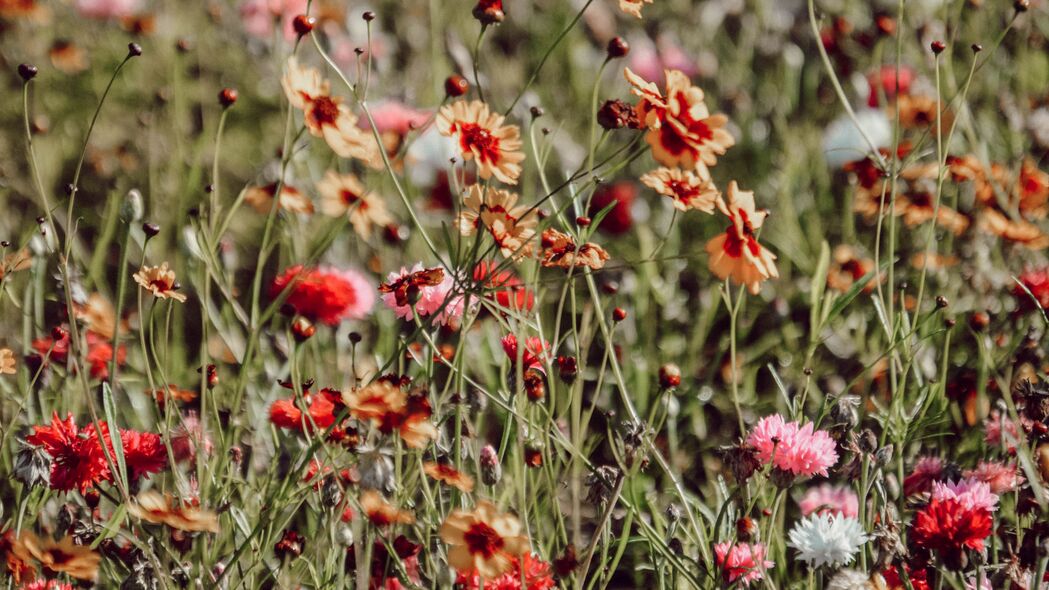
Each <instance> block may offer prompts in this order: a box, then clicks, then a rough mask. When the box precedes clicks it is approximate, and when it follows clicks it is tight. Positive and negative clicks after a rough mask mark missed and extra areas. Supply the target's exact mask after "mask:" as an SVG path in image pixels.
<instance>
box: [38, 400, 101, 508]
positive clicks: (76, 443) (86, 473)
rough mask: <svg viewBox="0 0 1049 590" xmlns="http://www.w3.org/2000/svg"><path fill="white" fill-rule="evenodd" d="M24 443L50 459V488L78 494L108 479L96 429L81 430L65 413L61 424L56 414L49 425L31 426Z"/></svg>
mask: <svg viewBox="0 0 1049 590" xmlns="http://www.w3.org/2000/svg"><path fill="white" fill-rule="evenodd" d="M26 442H27V443H29V444H30V445H33V446H35V447H40V448H42V449H43V450H44V452H46V453H47V454H48V455H49V456H50V457H51V488H52V489H55V490H62V491H69V490H72V489H74V488H76V489H79V490H80V491H81V492H84V491H86V490H87V489H88V488H90V487H92V486H94V485H95V484H97V483H99V482H101V481H105V480H107V479H109V477H110V472H109V465H108V463H106V457H105V455H104V454H103V453H102V447H101V446H100V445H99V444H98V438H97V436H95V429H94V428H93V427H89V428H87V429H84V430H81V429H80V428H78V427H77V425H76V422H74V421H73V415H72V414H68V415H67V416H66V419H65V420H64V421H63V420H61V419H60V418H59V417H58V414H57V413H55V414H53V415H52V417H51V424H50V425H48V426H34V427H33V434H30V435H29V436H27V437H26Z"/></svg>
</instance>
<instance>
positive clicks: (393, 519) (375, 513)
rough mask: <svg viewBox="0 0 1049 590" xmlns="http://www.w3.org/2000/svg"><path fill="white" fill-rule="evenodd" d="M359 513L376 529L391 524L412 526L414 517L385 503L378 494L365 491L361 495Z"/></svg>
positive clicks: (373, 491) (372, 491)
mask: <svg viewBox="0 0 1049 590" xmlns="http://www.w3.org/2000/svg"><path fill="white" fill-rule="evenodd" d="M361 511H362V512H364V514H365V515H367V517H368V520H370V521H372V524H374V525H375V526H377V527H385V526H389V525H391V524H412V523H413V522H415V517H414V516H412V513H411V512H408V511H407V510H401V509H399V508H397V507H396V506H394V505H393V504H390V503H389V502H387V501H386V498H383V497H382V495H381V494H379V492H377V491H375V490H367V491H365V492H364V493H362V494H361Z"/></svg>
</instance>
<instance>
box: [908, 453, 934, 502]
mask: <svg viewBox="0 0 1049 590" xmlns="http://www.w3.org/2000/svg"><path fill="white" fill-rule="evenodd" d="M943 467H944V465H943V459H941V458H939V457H922V458H921V459H918V462H917V463H915V464H914V469H913V470H912V471H911V474H910V475H908V476H907V477H905V478H904V479H903V494H904V495H905V496H913V495H914V494H921V493H923V492H927V491H929V488H930V487H931V486H932V484H933V482H934V481H936V480H939V479H940V476H941V474H942V473H943Z"/></svg>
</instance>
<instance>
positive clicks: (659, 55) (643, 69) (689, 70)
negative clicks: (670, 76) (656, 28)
mask: <svg viewBox="0 0 1049 590" xmlns="http://www.w3.org/2000/svg"><path fill="white" fill-rule="evenodd" d="M630 69H631V70H633V71H634V72H635V73H636V74H637V75H639V76H641V77H642V78H644V79H645V80H658V79H660V78H662V77H663V72H664V71H665V70H680V71H682V72H684V73H685V75H686V76H688V77H689V78H691V77H693V76H695V75H696V74H697V73H698V72H699V68H698V67H696V63H695V62H694V61H693V60H692V59H691V58H690V57H689V55H688V53H687V52H685V50H684V49H682V48H681V46H680V45H679V44H678V43H677V42H676V41H674V40H673V38H672V37H670V36H668V35H660V36H659V37H658V38H657V39H656V41H655V42H653V41H652V39H650V38H649V37H648V36H643V35H638V36H632V37H631V38H630Z"/></svg>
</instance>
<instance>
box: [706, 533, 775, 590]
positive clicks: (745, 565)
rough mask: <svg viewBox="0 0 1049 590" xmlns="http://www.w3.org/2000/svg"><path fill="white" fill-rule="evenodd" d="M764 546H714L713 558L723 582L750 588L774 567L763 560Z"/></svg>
mask: <svg viewBox="0 0 1049 590" xmlns="http://www.w3.org/2000/svg"><path fill="white" fill-rule="evenodd" d="M766 555H767V553H766V550H765V545H763V544H761V543H754V544H749V543H717V544H716V545H714V556H715V559H716V560H717V564H718V569H719V570H720V571H721V577H722V578H723V579H724V580H725V582H727V583H729V584H734V583H735V582H737V581H738V582H739V583H740V584H741V585H743V586H750V584H751V582H757V581H758V580H761V579H762V578H763V577H764V576H765V571H766V570H770V569H772V568H773V567H775V565H776V564H775V563H774V562H772V561H770V560H768V559H765V556H766Z"/></svg>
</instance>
